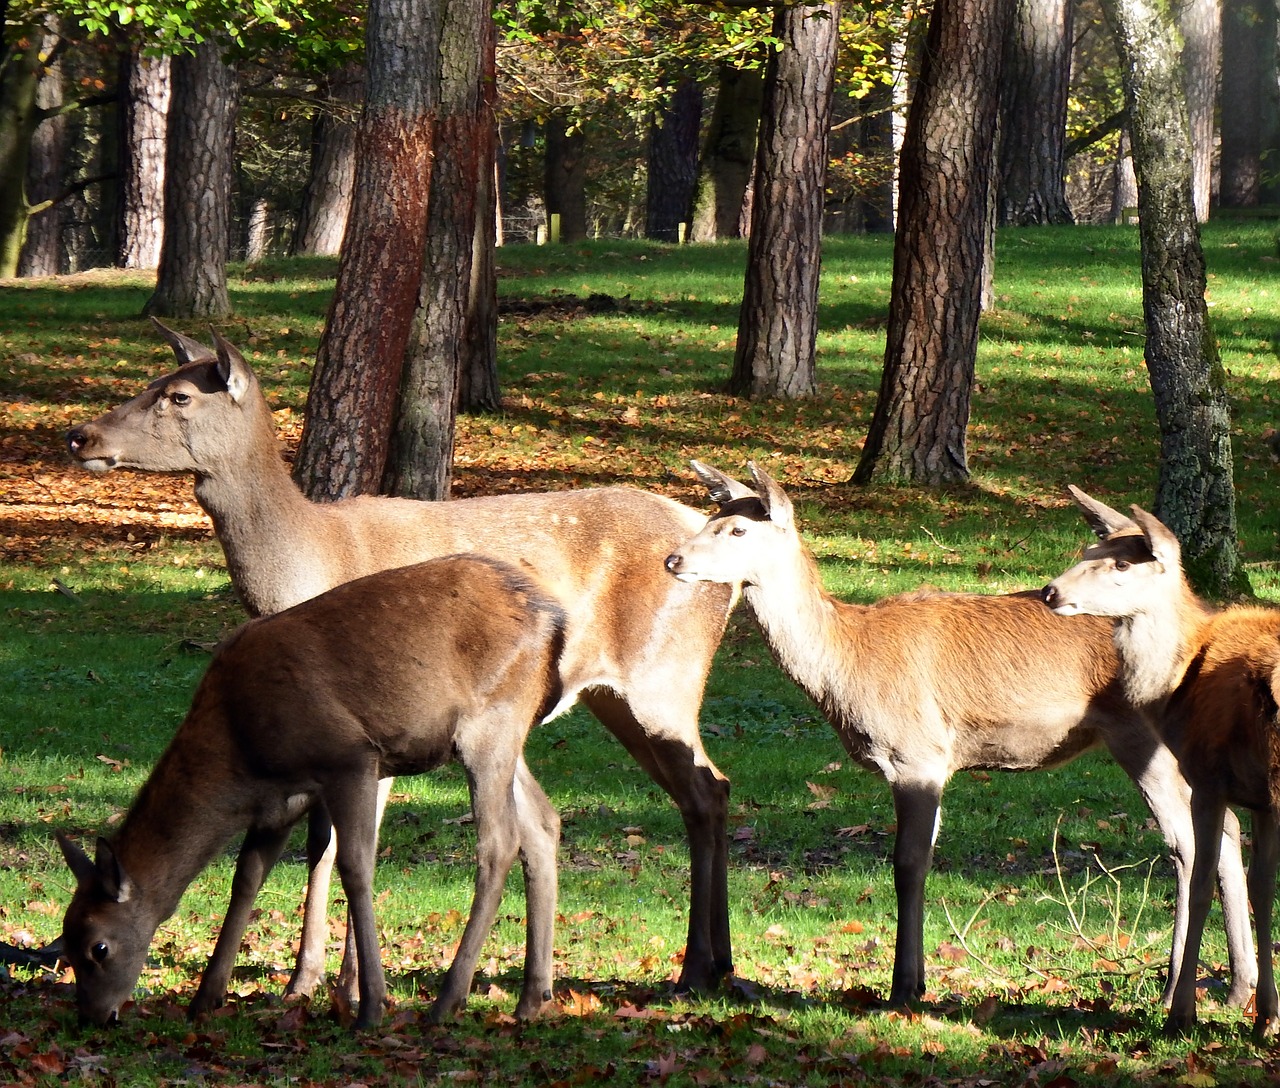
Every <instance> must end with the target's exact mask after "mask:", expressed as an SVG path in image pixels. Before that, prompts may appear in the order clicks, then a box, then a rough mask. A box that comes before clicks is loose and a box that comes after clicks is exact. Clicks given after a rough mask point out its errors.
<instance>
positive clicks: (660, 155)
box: [644, 76, 702, 242]
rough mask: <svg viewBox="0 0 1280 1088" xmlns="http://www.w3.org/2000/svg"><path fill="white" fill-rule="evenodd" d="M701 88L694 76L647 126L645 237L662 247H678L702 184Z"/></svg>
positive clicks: (683, 81) (679, 83) (682, 81)
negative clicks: (682, 228) (699, 168)
mask: <svg viewBox="0 0 1280 1088" xmlns="http://www.w3.org/2000/svg"><path fill="white" fill-rule="evenodd" d="M701 127H702V88H701V87H700V86H699V85H698V82H697V80H695V79H694V78H693V77H692V76H685V77H684V78H682V79H680V80H679V81H677V83H676V87H675V90H674V91H673V92H672V95H671V98H670V100H669V101H668V102H667V104H666V106H665V108H664V109H663V110H662V113H661V114H660V115H659V116H658V117H657V118H655V120H654V122H653V123H652V124H651V125H650V126H649V154H648V160H647V163H648V174H647V177H646V184H645V222H644V235H645V237H646V238H651V239H653V240H654V241H658V242H678V241H680V224H682V223H683V224H684V225H685V229H686V230H687V229H688V225H689V221H690V219H691V218H692V217H693V198H694V193H695V191H696V187H697V181H698V133H699V130H700V129H701Z"/></svg>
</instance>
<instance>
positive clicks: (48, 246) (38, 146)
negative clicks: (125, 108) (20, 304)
mask: <svg viewBox="0 0 1280 1088" xmlns="http://www.w3.org/2000/svg"><path fill="white" fill-rule="evenodd" d="M57 40H58V39H57V36H56V35H54V34H47V35H46V36H45V39H44V44H43V46H42V52H44V54H45V55H48V54H49V53H50V52H51V51H52V50H53V48H54V46H55V45H56V44H57ZM62 97H63V96H62V65H61V64H60V63H57V62H55V63H54V64H53V65H52V66H50V67H49V68H47V69H45V73H44V78H42V79H41V80H40V85H39V87H38V88H37V89H36V109H37V111H38V112H39V113H40V114H41V115H42V116H43V117H44V120H43V121H41V122H40V124H39V125H37V126H36V130H35V132H33V133H32V135H31V157H30V159H29V160H28V161H27V201H28V203H29V204H30V205H31V207H32V209H33V210H34V214H32V215H31V217H30V219H29V220H28V223H27V237H26V241H25V243H24V245H23V247H22V256H21V258H20V259H19V261H18V275H19V276H56V275H57V274H58V273H59V272H61V271H62V259H61V257H62V222H63V214H62V211H63V205H62V202H61V197H62V195H63V193H64V191H65V188H66V177H65V162H66V150H67V117H66V115H65V114H60V113H59V112H58V108H59V107H60V106H61V105H62Z"/></svg>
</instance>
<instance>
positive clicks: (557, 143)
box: [543, 114, 587, 242]
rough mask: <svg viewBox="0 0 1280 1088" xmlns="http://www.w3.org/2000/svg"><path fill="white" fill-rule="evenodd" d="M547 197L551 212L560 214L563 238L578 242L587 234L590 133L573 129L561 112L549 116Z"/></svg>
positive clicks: (561, 238)
mask: <svg viewBox="0 0 1280 1088" xmlns="http://www.w3.org/2000/svg"><path fill="white" fill-rule="evenodd" d="M546 141H547V146H546V159H545V161H544V164H543V199H544V200H545V202H546V206H547V216H548V217H550V216H552V215H558V216H560V241H562V242H578V241H581V240H582V239H583V238H585V237H586V236H587V158H586V154H585V152H586V143H587V141H586V137H585V136H584V135H583V132H582V130H581V129H577V130H575V131H573V132H570V131H569V128H568V122H567V121H566V120H565V118H564V117H562V116H560V115H559V114H555V115H552V116H551V117H550V118H549V119H548V120H547V127H546Z"/></svg>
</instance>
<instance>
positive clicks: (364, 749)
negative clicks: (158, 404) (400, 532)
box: [60, 556, 565, 1027]
mask: <svg viewBox="0 0 1280 1088" xmlns="http://www.w3.org/2000/svg"><path fill="white" fill-rule="evenodd" d="M564 623H565V615H564V612H563V610H562V609H561V608H560V606H559V605H558V604H556V603H555V602H554V601H552V600H551V598H550V597H548V596H547V595H546V594H545V593H544V592H543V591H542V590H541V589H539V588H535V586H534V584H533V583H532V582H531V581H530V579H528V578H527V577H526V576H525V575H523V574H521V573H520V572H519V571H517V570H515V569H514V568H513V567H511V566H509V565H507V564H504V563H497V562H494V561H492V560H488V559H482V558H480V557H477V556H451V557H448V558H444V559H436V560H432V561H430V562H427V563H421V564H418V565H416V566H411V567H403V568H400V569H398V570H391V571H384V572H382V573H379V574H374V575H370V576H369V577H367V578H361V579H358V580H356V581H354V582H349V583H347V584H345V585H342V586H339V587H338V588H337V589H334V590H331V591H330V592H328V593H325V594H323V595H322V596H319V597H316V598H313V599H311V600H309V601H306V602H304V603H303V604H300V605H298V606H296V607H294V608H291V609H289V610H287V611H285V612H281V613H278V614H276V615H274V616H271V617H268V618H266V619H261V620H257V621H252V622H250V623H248V624H246V625H245V626H244V627H242V628H241V629H240V630H239V631H237V632H235V633H234V634H232V635H231V636H230V638H228V639H227V641H226V642H225V643H224V644H223V645H222V646H221V647H220V648H219V650H218V652H217V654H216V655H215V656H214V659H213V662H212V663H211V664H210V666H209V669H208V671H207V672H206V673H205V675H204V678H203V679H202V680H201V682H200V685H199V687H198V688H197V689H196V693H195V698H194V699H193V701H192V704H191V710H190V711H189V712H188V714H187V717H186V719H185V720H184V721H183V723H182V725H181V726H180V727H179V729H178V731H177V733H176V734H175V736H174V738H173V740H172V741H171V742H170V744H169V746H168V748H167V749H166V750H165V752H164V754H163V755H162V756H161V757H160V760H159V762H158V763H157V764H156V766H155V769H154V770H153V771H152V773H151V776H150V777H149V778H148V779H147V781H146V783H145V784H144V785H143V787H142V789H141V791H140V792H139V794H138V797H137V799H136V800H135V801H134V803H133V806H132V807H131V808H130V810H129V814H128V815H127V816H126V817H125V820H124V823H123V825H122V826H121V828H120V830H119V831H118V832H116V833H115V834H114V835H113V836H112V837H111V838H110V839H100V840H99V841H98V847H97V856H96V858H95V859H93V860H90V859H89V857H88V856H87V855H86V854H85V853H84V852H83V851H82V850H81V849H80V848H79V847H78V846H75V845H74V844H73V843H71V842H70V841H69V840H68V839H66V838H62V837H60V842H61V843H62V849H63V853H64V854H65V856H66V859H67V862H68V864H69V865H70V866H71V869H72V871H73V872H74V873H75V876H76V879H77V887H76V892H75V896H74V898H73V899H72V901H71V905H70V906H69V907H68V909H67V914H66V919H65V921H64V922H63V943H64V947H65V954H66V955H67V957H68V958H69V959H70V961H71V965H72V967H73V968H74V969H75V975H76V1003H77V1005H78V1007H79V1010H80V1014H81V1017H82V1018H83V1019H85V1020H87V1021H89V1022H91V1023H94V1024H104V1023H106V1022H108V1021H110V1020H113V1019H115V1018H116V1016H117V1014H118V1012H119V1009H120V1006H121V1004H123V1002H124V1001H125V1000H126V999H127V998H128V997H129V995H130V994H131V993H132V992H133V988H134V985H135V984H136V982H137V980H138V974H139V972H140V971H141V970H142V965H143V961H144V959H145V958H146V953H147V948H148V946H149V945H150V944H151V938H152V936H153V935H154V934H155V931H156V927H157V926H158V925H159V924H160V923H161V922H162V921H163V920H164V919H165V918H167V917H168V916H169V915H170V914H171V913H172V912H173V910H174V908H175V907H176V906H177V904H178V900H179V898H180V897H181V895H182V893H183V891H184V890H185V889H186V887H187V885H188V884H190V883H191V881H192V880H194V879H195V877H196V876H197V875H198V874H199V872H200V871H201V870H202V869H203V868H204V867H205V866H206V865H207V864H208V863H209V862H210V861H211V860H212V859H213V857H214V855H215V854H217V852H218V851H219V850H221V849H222V848H223V846H225V845H226V843H227V842H228V841H229V840H230V839H231V838H232V837H233V836H235V835H236V834H237V833H239V832H240V831H245V838H244V845H243V847H242V849H241V851H240V855H239V859H238V860H237V863H236V874H235V879H234V882H233V884H232V896H231V904H230V906H229V907H228V908H227V915H226V919H225V921H224V922H223V926H222V932H221V933H220V934H219V936H218V941H217V944H216V946H215V948H214V952H213V956H212V958H211V959H210V961H209V967H208V969H207V970H206V971H205V974H204V977H203V979H202V980H201V983H200V988H199V990H198V991H197V992H196V996H195V998H194V1000H193V1001H192V1003H191V1007H190V1012H191V1015H192V1016H193V1017H194V1016H198V1015H200V1014H202V1013H207V1012H209V1011H210V1010H211V1009H213V1008H215V1007H217V1006H218V1005H220V1004H222V1002H223V1000H224V998H225V996H226V988H227V982H228V980H229V979H230V977H231V969H232V966H233V965H234V962H235V957H236V952H237V951H238V949H239V947H240V938H241V936H242V935H243V933H244V929H245V925H246V923H247V922H248V919H249V912H250V909H251V908H252V906H253V901H254V898H255V897H256V896H257V894H258V890H259V888H261V886H262V883H263V881H264V880H265V879H266V877H267V873H268V872H269V871H270V869H271V867H272V865H274V864H275V861H276V859H277V858H278V857H279V856H280V852H281V851H282V850H283V849H284V846H285V844H286V842H287V841H288V838H289V831H290V829H291V828H292V827H293V825H294V823H296V822H297V820H298V819H299V817H301V816H302V814H303V813H304V812H306V811H308V810H309V809H310V808H311V807H312V806H313V805H315V804H323V805H324V807H325V809H326V811H327V812H328V813H329V815H330V816H331V818H332V820H333V826H334V828H335V829H336V832H337V840H338V847H337V851H338V862H337V863H338V872H339V874H340V876H341V878H342V886H343V888H344V890H345V891H346V893H347V900H348V903H349V904H350V916H351V924H352V928H353V930H354V939H355V946H356V950H357V955H358V957H359V965H360V971H359V977H360V987H359V996H360V1009H359V1019H358V1021H357V1024H358V1026H360V1027H371V1026H373V1025H375V1024H377V1023H378V1022H379V1021H380V1020H381V1018H382V1013H383V1004H384V1001H385V997H386V982H385V979H384V976H383V971H382V961H381V954H380V951H379V947H378V934H377V930H376V927H375V921H374V914H373V894H372V886H373V885H372V881H373V869H374V855H375V852H376V846H377V835H378V811H377V793H378V779H379V778H386V777H387V776H389V775H401V774H418V773H421V772H423V771H429V770H432V769H434V768H436V767H439V766H441V765H442V764H444V763H447V762H448V761H449V760H450V759H457V760H458V761H459V762H460V763H461V764H462V765H463V767H464V768H465V769H466V772H467V783H468V786H469V787H470V790H471V807H472V811H473V813H474V815H475V824H476V840H477V845H476V849H477V872H476V889H475V897H474V899H473V901H472V905H471V916H470V917H469V918H468V920H467V925H466V928H465V929H464V930H463V934H462V941H461V943H460V944H459V946H458V952H457V955H456V957H455V958H454V961H453V964H452V965H451V966H450V968H449V971H448V974H447V975H446V976H445V979H444V982H443V983H442V985H441V989H440V994H439V996H438V997H437V998H436V1001H435V1004H434V1005H433V1006H432V1010H431V1013H432V1016H433V1018H435V1019H440V1018H442V1017H444V1016H446V1015H448V1014H449V1013H451V1012H453V1011H454V1010H456V1009H457V1008H459V1007H460V1006H462V1005H463V1004H464V1003H465V1001H466V998H467V993H468V991H469V990H470V988H471V980H472V977H473V976H474V974H475V969H476V963H477V961H478V960H479V957H480V951H481V947H482V946H483V944H484V941H485V938H486V937H487V936H488V933H489V930H490V929H491V928H492V926H493V920H494V916H495V915H496V913H497V909H498V903H499V901H500V900H501V898H502V887H503V882H504V881H505V880H506V877H507V873H508V872H509V871H510V869H511V866H512V863H513V862H514V861H515V858H516V855H517V853H519V855H520V856H521V858H522V860H523V864H524V871H525V888H526V893H527V899H528V919H527V925H528V930H527V936H526V948H525V957H526V958H525V977H524V987H523V990H522V991H521V994H520V999H519V1003H518V1004H517V1006H516V1014H517V1015H518V1016H522V1017H528V1016H532V1015H534V1014H535V1013H537V1012H538V1011H539V1010H540V1009H541V1008H542V1006H543V1004H544V1003H545V1002H547V1001H549V1000H551V976H552V963H551V958H552V934H553V928H554V924H555V900H556V850H557V843H558V841H559V834H560V820H559V817H558V816H557V815H556V812H555V809H554V808H552V806H551V803H550V802H549V801H548V800H547V798H546V795H545V794H544V793H543V792H542V789H541V788H540V787H539V785H538V783H537V782H536V781H535V780H534V778H533V776H532V775H531V774H530V772H529V769H528V767H527V766H526V765H525V762H524V758H523V754H522V752H523V748H524V741H525V737H526V735H527V734H528V732H529V729H530V727H531V726H532V725H533V724H534V722H535V721H536V720H538V719H539V718H541V717H543V716H545V715H547V714H549V713H551V712H552V711H553V710H554V708H555V707H557V706H558V705H559V704H560V702H561V694H562V692H561V688H560V681H559V674H558V669H557V662H558V658H559V654H560V651H561V649H562V647H563V644H564Z"/></svg>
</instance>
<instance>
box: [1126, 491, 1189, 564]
mask: <svg viewBox="0 0 1280 1088" xmlns="http://www.w3.org/2000/svg"><path fill="white" fill-rule="evenodd" d="M1133 520H1134V522H1135V523H1136V524H1137V525H1138V527H1139V528H1140V529H1141V530H1142V537H1143V539H1144V540H1145V541H1146V542H1147V547H1148V548H1150V549H1151V554H1152V555H1153V556H1154V557H1155V559H1156V561H1157V562H1158V563H1160V565H1161V566H1163V567H1165V568H1166V569H1168V570H1180V569H1181V568H1182V545H1181V544H1179V543H1178V538H1177V537H1176V536H1174V535H1173V532H1172V531H1171V530H1170V529H1169V527H1168V526H1167V525H1165V523H1164V522H1163V521H1161V520H1160V519H1159V518H1158V517H1156V516H1155V514H1149V513H1147V511H1145V510H1144V509H1142V507H1141V506H1134V507H1133Z"/></svg>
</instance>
